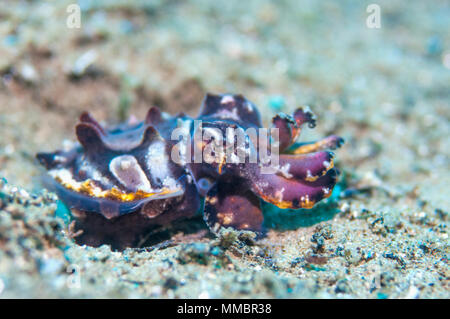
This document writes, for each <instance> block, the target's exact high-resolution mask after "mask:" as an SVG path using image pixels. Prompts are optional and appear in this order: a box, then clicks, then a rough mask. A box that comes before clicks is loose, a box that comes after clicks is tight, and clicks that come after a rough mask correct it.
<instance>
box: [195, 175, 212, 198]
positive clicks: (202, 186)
mask: <svg viewBox="0 0 450 319" xmlns="http://www.w3.org/2000/svg"><path fill="white" fill-rule="evenodd" d="M213 185H214V182H213V180H212V179H211V178H208V177H203V178H200V179H199V180H198V182H197V186H198V192H199V193H200V195H201V196H206V193H208V191H209V190H210V189H211V187H213Z"/></svg>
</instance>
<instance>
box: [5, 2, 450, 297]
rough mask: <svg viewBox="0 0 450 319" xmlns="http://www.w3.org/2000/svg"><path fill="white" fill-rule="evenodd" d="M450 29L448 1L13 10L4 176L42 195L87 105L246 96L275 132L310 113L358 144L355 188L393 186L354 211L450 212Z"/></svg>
mask: <svg viewBox="0 0 450 319" xmlns="http://www.w3.org/2000/svg"><path fill="white" fill-rule="evenodd" d="M73 4H76V6H75V7H73V6H72V7H71V6H70V5H73ZM370 4H375V5H377V6H378V8H379V9H380V10H379V14H380V15H379V24H378V25H376V21H375V25H374V20H370V21H369V22H368V21H367V20H368V18H370V17H369V16H370V15H371V14H373V13H374V12H373V11H371V10H369V12H368V11H367V8H368V6H369V5H370ZM74 8H75V9H74ZM77 8H79V9H80V17H81V20H80V25H79V28H78V27H76V22H77V21H76V19H75V20H73V19H74V16H73V14H76V12H77ZM375 13H376V12H375ZM74 26H75V27H74ZM374 26H376V27H374ZM449 30H450V3H449V2H448V1H445V0H442V1H439V0H435V1H426V2H420V1H414V2H412V1H375V2H372V1H350V0H348V1H320V2H319V1H313V0H311V1H307V0H302V1H298V0H292V1H288V0H280V1H276V2H275V1H264V0H258V1H256V0H249V1H242V0H224V1H207V0H196V1H179V0H167V1H163V0H149V1H143V0H142V1H139V0H136V1H125V0H109V1H106V0H96V1H94V0H79V1H74V0H67V1H66V0H60V1H31V0H30V1H15V0H2V1H1V5H0V177H2V178H4V179H5V180H7V182H8V183H9V184H13V185H17V186H20V187H24V188H26V189H28V190H34V191H37V190H39V184H38V183H36V177H37V176H39V175H40V174H41V173H42V171H41V170H40V168H39V165H37V163H36V161H35V159H34V155H35V153H36V152H38V151H51V150H54V149H57V148H60V147H61V145H62V143H64V141H65V140H67V141H69V140H73V139H74V126H75V124H76V122H77V118H78V116H79V115H80V114H81V112H82V111H84V110H89V111H90V112H92V113H93V114H94V116H95V117H96V118H97V119H99V120H100V121H102V122H104V123H118V122H120V121H123V120H126V119H127V118H128V117H129V116H131V115H134V116H136V117H137V118H143V116H144V115H145V113H146V111H147V109H148V108H149V107H150V106H153V105H156V106H159V107H161V108H162V109H163V110H165V111H167V112H177V111H185V112H187V113H189V114H190V115H195V114H196V112H197V110H198V108H199V106H200V103H201V100H202V98H203V96H204V94H205V93H206V92H213V93H224V92H230V93H241V94H243V95H244V96H246V97H247V98H248V99H249V100H251V101H253V102H254V103H255V104H256V105H258V106H259V108H260V111H261V113H262V116H263V119H264V123H265V124H266V125H267V124H268V123H270V119H271V117H272V116H274V115H275V114H276V113H277V112H280V111H282V112H286V113H289V112H291V111H293V110H294V109H295V108H296V107H298V106H300V105H309V106H310V107H311V109H312V110H313V112H314V113H315V114H316V115H317V119H318V125H317V127H316V128H315V129H306V130H305V132H304V133H303V135H302V137H301V138H302V140H303V141H308V140H314V139H317V138H320V137H322V136H325V135H328V134H337V135H341V136H343V137H344V138H345V139H346V144H345V146H344V147H343V148H342V149H341V150H339V151H337V159H338V162H337V165H338V167H339V168H340V169H341V171H342V172H343V174H344V176H345V179H346V185H345V187H347V188H348V189H350V190H351V191H353V192H356V193H361V192H366V191H367V190H372V189H377V190H379V192H375V193H371V194H372V195H370V196H369V197H364V198H362V199H355V200H354V201H353V202H351V203H350V207H353V206H351V205H353V204H355V205H356V207H359V208H358V209H356V210H357V211H360V210H361V207H364V209H368V210H378V211H380V210H381V211H384V212H389V211H390V210H394V211H395V212H399V211H401V212H403V211H405V214H406V216H413V215H414V214H415V213H419V212H424V213H425V214H430V215H432V216H435V217H436V216H437V215H436V213H435V212H436V211H438V212H444V213H445V212H446V211H447V210H448V208H449V207H450V200H449V197H448V186H449V184H450V173H449V168H450V160H449V159H450V158H449V155H450V151H449V150H450V139H449V136H450V125H449V120H450V87H449V83H450V33H449ZM350 193H351V192H350ZM351 194H353V193H351ZM351 194H350V195H351ZM350 195H349V196H350ZM424 203H425V204H424ZM361 205H362V206H361ZM347 209H348V208H347ZM344 210H345V209H342V211H344ZM393 214H394V213H393ZM398 214H399V215H398V216H397V215H395V216H397V217H396V218H398V219H399V220H400V222H403V223H406V222H405V221H403V219H402V218H406V217H404V216H403V215H401V214H403V213H398ZM444 215H445V216H446V214H444ZM330 218H332V216H331V217H330ZM436 218H438V217H436ZM445 218H446V217H445ZM273 222H274V223H275V224H276V223H277V221H276V220H274V221H273ZM280 223H281V222H280ZM280 227H281V226H280ZM342 227H344V226H342ZM424 227H425V226H424ZM427 227H428V226H427ZM430 227H431V226H430ZM281 228H283V227H281ZM421 231H423V232H425V228H424V229H422V230H417V232H419V233H420V232H421ZM274 236H275V235H274ZM280 236H281V235H280ZM447 238H448V237H446V238H444V239H445V241H446V242H447V244H448V241H447ZM280 240H283V238H281V239H280ZM446 247H447V248H446V249H447V250H446V251H447V253H448V246H446ZM381 255H382V253H379V256H381ZM444 278H447V280H448V269H447V273H446V274H444ZM333 289H334V288H333ZM333 291H334V290H333ZM356 295H357V296H361V294H359V295H358V294H356ZM429 296H433V291H431V292H430V295H429ZM447 297H448V295H447Z"/></svg>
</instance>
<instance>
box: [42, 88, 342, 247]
mask: <svg viewBox="0 0 450 319" xmlns="http://www.w3.org/2000/svg"><path fill="white" fill-rule="evenodd" d="M304 124H308V125H309V126H310V127H314V126H315V119H314V116H313V114H312V113H311V112H310V111H308V110H306V109H304V108H298V109H297V110H296V111H295V112H294V113H293V115H292V116H291V115H287V114H284V113H280V114H278V115H276V116H275V117H274V118H273V119H272V129H271V130H270V132H269V133H268V134H266V135H265V134H263V133H264V132H263V131H262V123H261V118H260V114H259V112H258V110H257V108H256V107H255V105H254V104H253V103H251V102H250V101H248V100H246V99H245V98H244V97H243V96H242V95H230V94H223V95H213V94H207V95H206V97H205V99H204V101H203V105H202V108H201V111H200V114H199V116H198V117H197V118H195V119H194V118H191V117H189V116H187V115H185V114H183V113H180V114H177V115H175V116H169V115H168V114H166V113H163V112H161V111H160V110H159V109H157V108H155V107H152V108H150V110H149V111H148V113H147V116H146V118H145V120H144V121H143V122H140V123H137V122H136V121H134V122H133V121H130V122H129V123H125V124H120V125H118V126H116V127H112V128H108V129H107V128H104V127H102V126H101V125H100V124H99V123H98V122H97V121H96V120H95V119H94V118H93V117H92V116H91V115H90V114H89V113H83V114H82V115H81V117H80V123H78V124H77V126H76V135H77V138H78V142H79V143H77V144H76V145H75V146H74V147H73V148H71V149H66V150H61V151H56V152H53V153H39V154H37V158H38V160H39V161H40V163H41V164H42V165H44V166H45V167H46V168H47V170H48V176H46V177H45V182H46V185H47V187H48V188H50V189H52V190H54V191H55V192H56V193H57V194H58V196H59V197H60V199H61V200H62V201H63V202H64V203H65V204H66V205H67V206H68V207H69V208H71V210H72V213H73V215H74V216H75V217H76V223H77V228H79V229H81V230H83V232H82V234H81V235H80V236H78V237H77V241H78V242H79V243H85V244H88V245H93V246H98V245H101V244H105V243H106V244H111V245H113V246H114V247H116V248H125V247H133V246H134V247H135V246H137V245H139V242H140V240H141V239H142V238H143V236H144V235H145V234H146V233H147V232H148V230H149V229H150V228H151V227H153V226H155V225H166V224H168V223H170V222H171V221H174V220H175V219H180V218H186V217H191V216H193V215H194V214H195V213H196V212H197V211H198V209H199V208H200V206H201V198H202V197H204V198H205V202H204V208H203V210H204V211H203V214H204V220H205V221H206V223H207V225H208V226H209V228H210V229H211V231H212V232H214V233H216V232H217V231H218V230H219V229H220V228H221V227H232V228H234V229H241V230H252V231H255V232H259V233H261V232H262V231H263V226H262V224H263V215H262V212H261V205H260V198H261V199H263V200H264V201H267V202H270V203H272V204H274V205H276V206H278V207H281V208H294V209H295V208H311V207H313V205H314V204H315V203H317V202H318V201H320V200H321V199H323V198H327V197H329V196H330V195H331V192H332V190H333V187H334V185H335V184H336V180H337V175H338V171H337V169H336V168H334V164H333V156H334V155H333V153H331V152H329V151H326V150H327V149H335V148H338V147H339V146H340V145H341V144H342V143H343V139H342V138H340V137H338V136H335V135H332V136H329V137H327V138H325V139H323V140H320V141H318V142H312V143H302V144H300V143H296V139H297V137H298V135H299V134H300V130H301V127H302V126H303V125H304ZM272 133H274V134H272ZM263 135H264V136H263ZM264 155H265V156H264Z"/></svg>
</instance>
